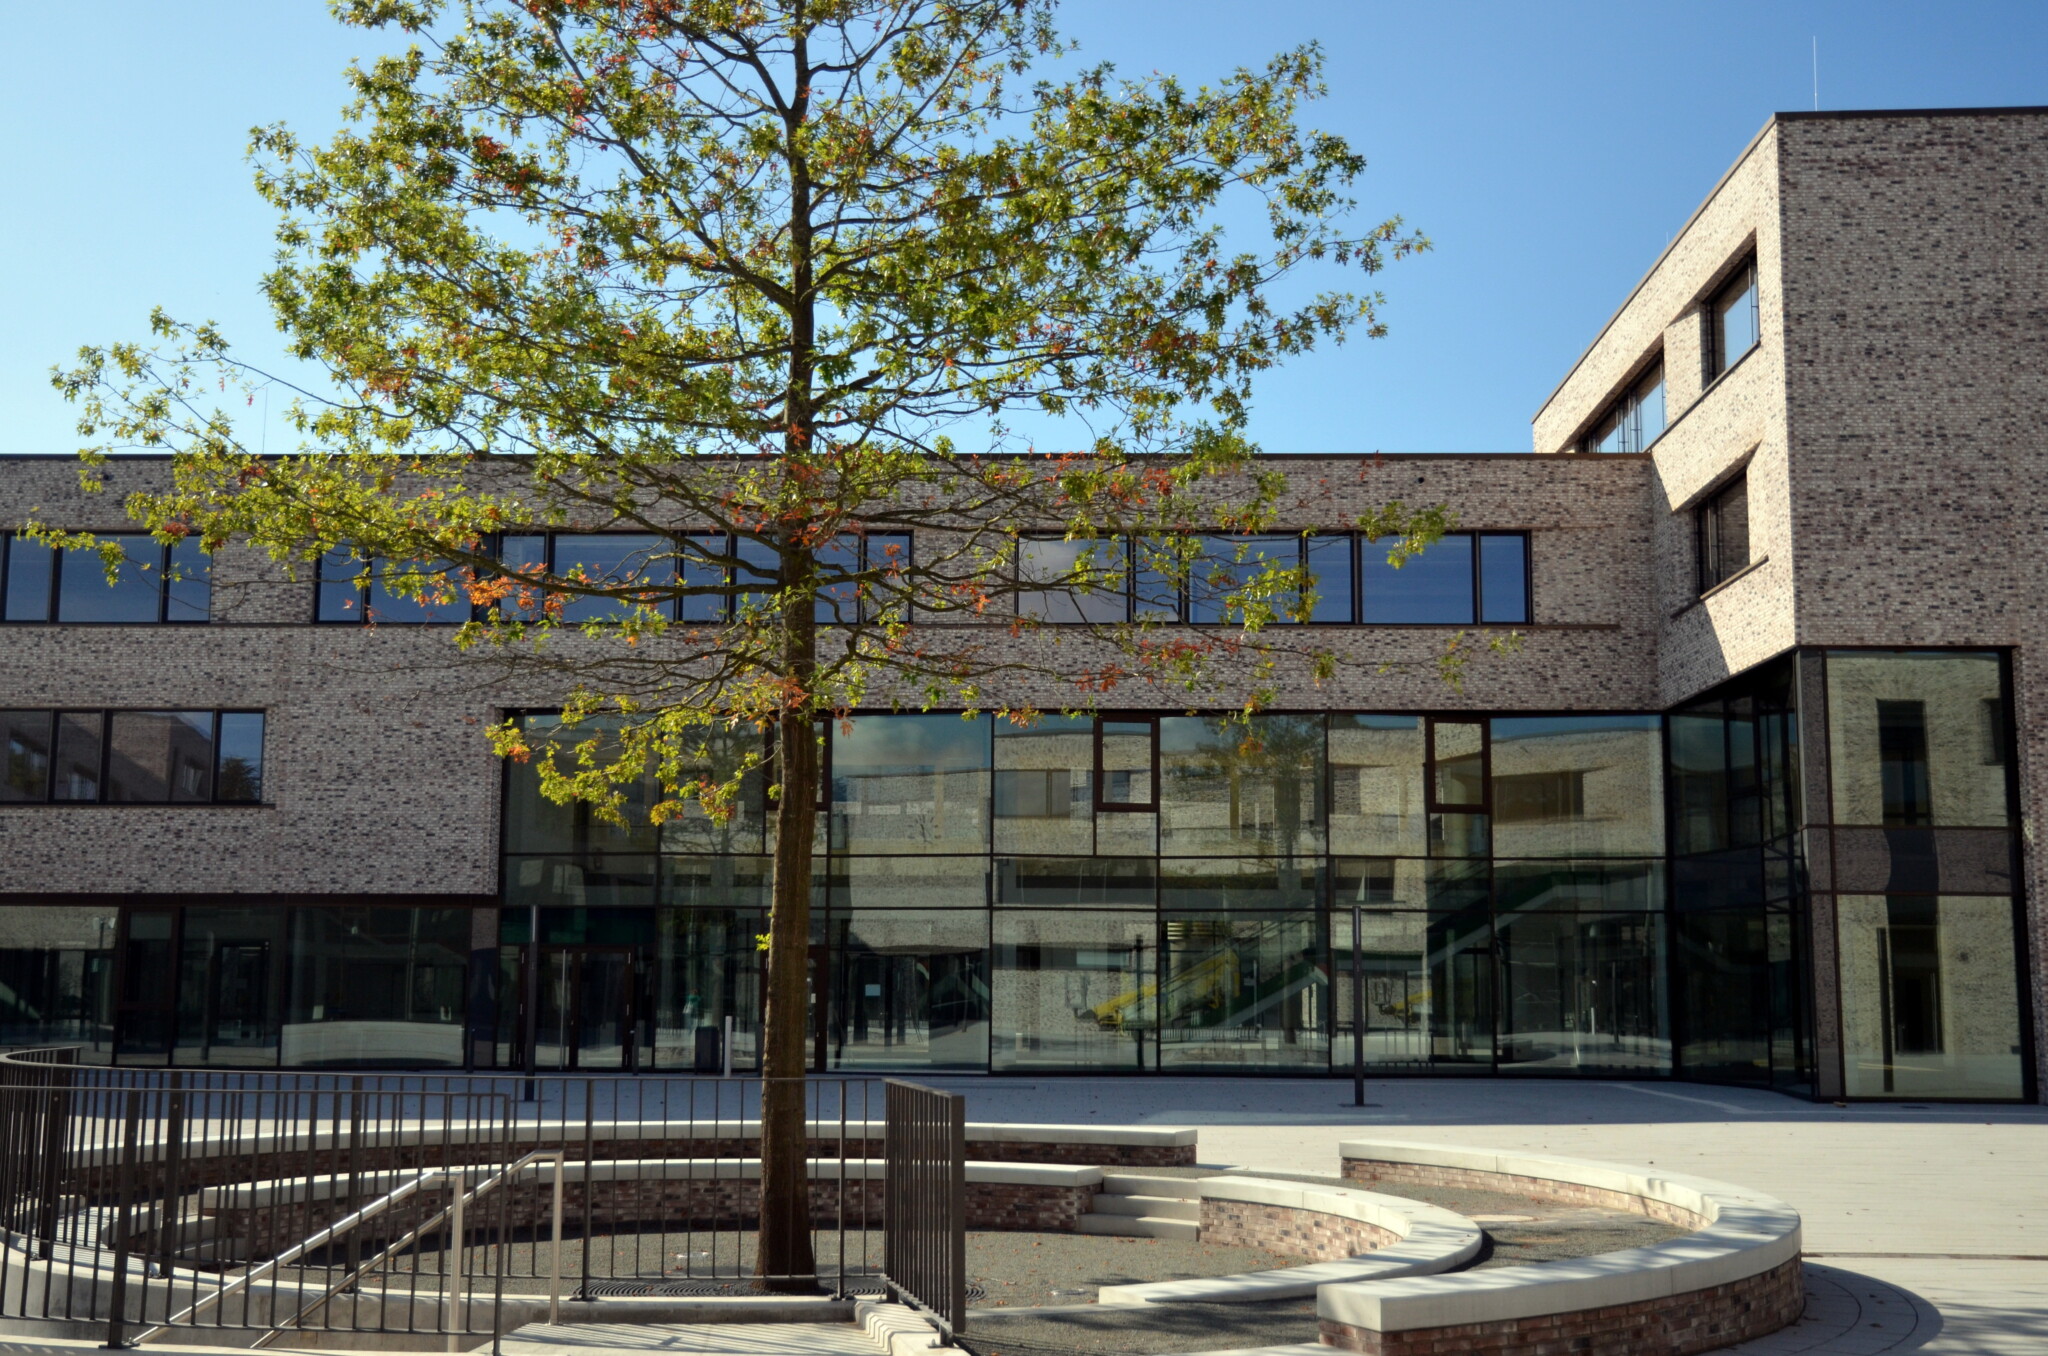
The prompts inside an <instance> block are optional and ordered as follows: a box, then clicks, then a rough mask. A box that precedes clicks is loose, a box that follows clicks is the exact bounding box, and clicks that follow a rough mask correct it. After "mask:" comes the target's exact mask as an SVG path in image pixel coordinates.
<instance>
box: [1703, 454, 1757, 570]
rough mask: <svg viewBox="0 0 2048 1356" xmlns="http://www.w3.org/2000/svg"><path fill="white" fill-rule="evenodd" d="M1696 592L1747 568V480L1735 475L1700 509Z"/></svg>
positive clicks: (1743, 476)
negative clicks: (1697, 583) (1697, 586)
mask: <svg viewBox="0 0 2048 1356" xmlns="http://www.w3.org/2000/svg"><path fill="white" fill-rule="evenodd" d="M1697 536H1698V543H1697V549H1696V550H1695V552H1694V555H1695V558H1696V559H1697V561H1698V563H1699V590H1700V592H1701V593H1705V592H1706V591H1707V590H1708V589H1711V588H1713V587H1714V586H1715V585H1716V584H1720V583H1724V582H1726V581H1727V580H1730V579H1733V578H1734V577H1735V576H1736V575H1738V574H1740V573H1742V571H1744V570H1745V569H1747V568H1749V476H1748V475H1747V474H1746V473H1745V474H1738V475H1737V476H1736V477H1735V478H1734V479H1733V480H1731V481H1729V482H1728V483H1727V484H1725V485H1723V486H1722V487H1721V488H1720V489H1718V490H1715V491H1714V492H1713V494H1712V495H1710V496H1708V498H1707V500H1706V502H1705V503H1703V504H1701V505H1700V507H1699V516H1698V522H1697Z"/></svg>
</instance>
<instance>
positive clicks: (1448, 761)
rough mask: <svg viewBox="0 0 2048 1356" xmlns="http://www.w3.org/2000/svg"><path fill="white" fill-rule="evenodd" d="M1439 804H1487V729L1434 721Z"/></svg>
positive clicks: (1432, 735)
mask: <svg viewBox="0 0 2048 1356" xmlns="http://www.w3.org/2000/svg"><path fill="white" fill-rule="evenodd" d="M1429 725H1430V738H1431V739H1432V740H1433V741H1434V745H1435V747H1434V748H1433V750H1432V753H1433V754H1434V756H1435V764H1436V786H1435V793H1436V803H1437V804H1439V805H1447V806H1448V805H1457V806H1465V805H1470V806H1484V805H1485V804H1486V727H1485V726H1484V725H1481V724H1480V723H1479V722H1478V721H1464V720H1433V721H1431V722H1430V723H1429Z"/></svg>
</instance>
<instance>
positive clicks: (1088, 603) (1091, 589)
mask: <svg viewBox="0 0 2048 1356" xmlns="http://www.w3.org/2000/svg"><path fill="white" fill-rule="evenodd" d="M1125 568H1126V566H1125V560H1124V546H1123V543H1122V542H1121V541H1117V540H1111V541H1061V540H1059V539H1057V538H1054V537H1026V538H1024V540H1022V541H1020V542H1019V543H1017V582H1018V584H1019V586H1020V592H1019V593H1018V595H1017V615H1018V616H1020V617H1033V618H1036V619H1038V620H1040V621H1047V622H1120V621H1122V620H1124V617H1125V613H1126V604H1125V600H1124V584H1125ZM1033 585H1043V586H1046V587H1040V588H1034V587H1032V586H1033ZM1053 585H1058V586H1059V587H1051V586H1053Z"/></svg>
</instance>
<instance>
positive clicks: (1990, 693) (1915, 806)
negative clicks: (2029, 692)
mask: <svg viewBox="0 0 2048 1356" xmlns="http://www.w3.org/2000/svg"><path fill="white" fill-rule="evenodd" d="M1827 672H1828V748H1829V764H1830V767H1831V769H1832V776H1833V781H1834V794H1835V811H1834V813H1835V822H1836V823H1838V824H1884V825H1891V826H1895V827H1905V826H1914V825H1925V826H1934V827H1944V828H1945V827H1960V826H1972V825H1975V826H2000V827H2002V826H2004V825H2006V824H2009V823H2011V821H2012V809H2011V805H2010V803H2009V802H2008V799H2007V788H2006V752H2005V749H2006V744H2007V741H2008V735H2007V734H2006V728H2007V727H2006V722H2005V720H2004V713H2005V709H2006V701H2005V692H2004V683H2003V677H2002V674H2001V672H2000V664H1999V659H1998V656H1997V655H1995V654H1983V653H1969V652H1960V651H1924V652H1918V653H1915V652H1912V651H1843V650H1835V651H1831V652H1830V653H1829V654H1828V660H1827Z"/></svg>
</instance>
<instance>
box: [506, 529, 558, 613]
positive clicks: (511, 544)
mask: <svg viewBox="0 0 2048 1356" xmlns="http://www.w3.org/2000/svg"><path fill="white" fill-rule="evenodd" d="M498 559H499V560H502V561H504V562H505V567H506V568H507V569H511V570H517V571H519V572H520V573H521V574H527V575H532V574H538V573H542V572H544V571H546V569H547V567H548V539H547V538H546V537H544V536H541V535H540V534H538V533H525V532H521V533H514V534H509V535H507V536H504V537H501V538H499V540H498ZM540 602H541V600H540V597H539V594H538V592H537V591H536V590H534V589H532V588H529V587H527V586H525V585H519V586H516V587H515V588H514V589H513V591H512V592H511V593H509V594H507V595H506V596H505V597H504V599H503V600H501V601H500V602H499V604H498V610H499V612H501V613H502V614H503V615H505V616H507V617H515V618H516V617H536V616H539V615H540Z"/></svg>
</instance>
